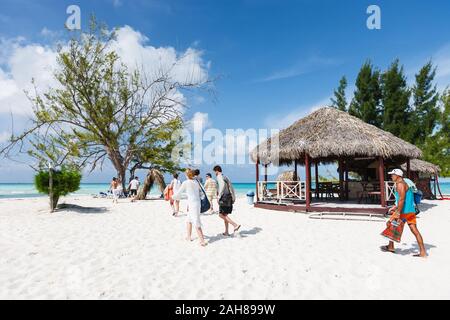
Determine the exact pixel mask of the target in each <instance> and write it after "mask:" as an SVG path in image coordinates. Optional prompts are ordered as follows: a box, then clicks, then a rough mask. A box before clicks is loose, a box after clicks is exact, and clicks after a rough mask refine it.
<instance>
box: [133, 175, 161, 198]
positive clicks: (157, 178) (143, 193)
mask: <svg viewBox="0 0 450 320" xmlns="http://www.w3.org/2000/svg"><path fill="white" fill-rule="evenodd" d="M155 183H156V184H158V186H159V189H160V191H161V193H163V192H164V189H165V188H166V183H165V182H164V175H163V174H162V172H160V171H159V170H156V169H150V170H148V173H147V177H145V181H144V184H143V185H142V187H141V188H140V189H139V192H138V194H137V197H136V200H145V198H146V197H147V194H148V193H149V192H150V190H151V189H152V187H153V185H154V184H155Z"/></svg>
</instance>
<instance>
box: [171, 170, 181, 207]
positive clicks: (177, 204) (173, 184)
mask: <svg viewBox="0 0 450 320" xmlns="http://www.w3.org/2000/svg"><path fill="white" fill-rule="evenodd" d="M169 188H172V191H173V193H174V194H175V193H177V192H178V191H179V190H180V188H181V181H180V180H178V173H174V175H173V180H172V182H171V183H170V186H169ZM170 205H171V206H172V210H173V216H177V215H178V212H179V211H180V200H175V199H173V197H172V200H170Z"/></svg>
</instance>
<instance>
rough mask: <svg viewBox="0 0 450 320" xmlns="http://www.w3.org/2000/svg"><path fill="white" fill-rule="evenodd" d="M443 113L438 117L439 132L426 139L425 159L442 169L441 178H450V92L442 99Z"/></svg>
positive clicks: (447, 91)
mask: <svg viewBox="0 0 450 320" xmlns="http://www.w3.org/2000/svg"><path fill="white" fill-rule="evenodd" d="M440 101H441V104H442V112H439V110H438V112H439V116H438V128H437V131H436V132H435V133H434V134H433V135H431V136H429V137H427V138H426V140H425V144H424V146H423V154H424V159H425V160H427V161H430V162H431V163H434V164H436V165H438V166H439V167H440V168H441V173H440V176H442V177H449V176H450V90H446V91H445V92H444V93H443V94H442V97H441V99H440Z"/></svg>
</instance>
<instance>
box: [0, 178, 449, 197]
mask: <svg viewBox="0 0 450 320" xmlns="http://www.w3.org/2000/svg"><path fill="white" fill-rule="evenodd" d="M233 186H234V188H235V190H236V193H237V194H239V195H245V194H246V193H247V192H248V191H253V192H255V190H256V187H255V183H233ZM440 186H441V191H442V193H443V194H447V195H448V194H450V182H441V183H440ZM108 189H109V184H107V183H82V184H81V188H80V190H78V191H77V192H75V193H74V194H79V195H94V194H98V193H99V192H106V191H107V190H108ZM159 194H160V193H159V190H158V189H157V188H153V189H152V191H151V192H150V195H151V196H158V195H159ZM41 196H43V195H42V194H39V193H38V192H37V190H36V189H35V188H34V185H33V184H32V183H0V199H6V198H33V197H41Z"/></svg>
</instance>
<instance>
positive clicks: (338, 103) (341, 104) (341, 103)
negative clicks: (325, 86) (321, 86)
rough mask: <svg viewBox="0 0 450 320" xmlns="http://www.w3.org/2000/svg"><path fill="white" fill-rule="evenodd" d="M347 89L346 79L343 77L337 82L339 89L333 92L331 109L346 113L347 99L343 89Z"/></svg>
mask: <svg viewBox="0 0 450 320" xmlns="http://www.w3.org/2000/svg"><path fill="white" fill-rule="evenodd" d="M346 88H347V79H346V78H345V76H343V77H342V78H341V80H340V81H339V87H338V88H337V90H334V98H331V103H332V105H331V106H332V107H333V108H336V109H339V110H341V111H347V99H346V97H345V89H346Z"/></svg>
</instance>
